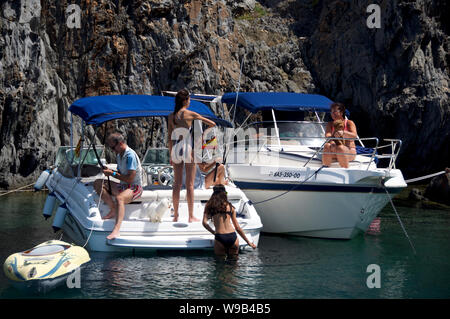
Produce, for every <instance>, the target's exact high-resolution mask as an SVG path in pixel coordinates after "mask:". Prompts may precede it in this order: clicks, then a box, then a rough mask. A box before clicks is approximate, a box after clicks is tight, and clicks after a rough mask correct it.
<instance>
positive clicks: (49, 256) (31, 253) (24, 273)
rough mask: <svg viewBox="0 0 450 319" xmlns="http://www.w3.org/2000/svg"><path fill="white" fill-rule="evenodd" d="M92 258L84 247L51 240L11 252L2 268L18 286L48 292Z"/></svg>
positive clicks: (65, 280) (64, 281) (14, 284)
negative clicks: (20, 250)
mask: <svg viewBox="0 0 450 319" xmlns="http://www.w3.org/2000/svg"><path fill="white" fill-rule="evenodd" d="M90 260H91V259H90V257H89V254H88V252H87V251H86V250H85V249H84V248H82V247H79V246H74V245H71V244H68V243H66V242H63V241H60V240H50V241H47V242H45V243H42V244H40V245H37V246H35V247H33V248H31V249H28V250H25V251H22V252H19V253H15V254H12V255H11V256H9V257H8V258H7V259H6V260H5V263H4V264H3V271H4V272H5V274H6V276H7V277H8V279H9V280H10V282H11V283H12V284H13V286H15V287H16V288H19V289H27V290H31V291H35V292H43V293H45V292H47V291H49V290H51V289H53V288H56V287H58V286H60V285H62V284H64V283H66V282H67V278H68V277H69V276H70V275H71V274H73V273H74V272H75V271H77V270H79V269H80V267H81V266H82V265H84V264H85V263H87V262H89V261H90Z"/></svg>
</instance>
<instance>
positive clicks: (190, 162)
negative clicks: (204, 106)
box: [167, 89, 216, 222]
mask: <svg viewBox="0 0 450 319" xmlns="http://www.w3.org/2000/svg"><path fill="white" fill-rule="evenodd" d="M190 101H191V99H190V97H189V92H188V91H187V90H185V89H182V90H180V91H178V93H177V95H176V96H175V109H174V112H173V113H172V114H170V115H169V119H168V121H167V122H168V130H169V143H168V144H169V154H170V164H171V165H172V166H173V170H174V172H173V175H174V182H173V188H172V201H173V209H174V217H173V221H174V222H176V221H178V205H179V202H180V191H181V186H182V183H183V167H184V168H185V169H186V182H185V184H186V199H187V202H188V210H189V222H195V221H199V219H197V218H195V217H194V180H195V171H196V163H194V158H193V153H194V151H193V145H192V136H191V135H192V134H193V132H191V131H190V130H191V127H192V122H193V121H194V120H201V121H203V122H204V123H205V124H207V125H208V126H209V127H213V126H215V125H216V124H215V123H214V122H213V121H211V120H208V119H207V118H205V117H203V116H201V115H200V114H198V113H196V112H193V111H189V110H188V109H187V108H188V107H189V104H190Z"/></svg>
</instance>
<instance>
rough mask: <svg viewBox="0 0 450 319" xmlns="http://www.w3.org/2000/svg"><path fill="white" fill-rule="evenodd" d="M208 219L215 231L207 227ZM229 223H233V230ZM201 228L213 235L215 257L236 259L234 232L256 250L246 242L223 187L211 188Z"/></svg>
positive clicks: (236, 241)
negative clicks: (210, 220) (211, 191)
mask: <svg viewBox="0 0 450 319" xmlns="http://www.w3.org/2000/svg"><path fill="white" fill-rule="evenodd" d="M208 219H212V221H213V223H214V228H215V230H213V229H212V228H211V226H209V224H208ZM231 223H233V225H234V228H233V226H232V225H231ZM203 227H205V228H206V229H207V230H208V231H209V232H210V233H212V234H213V235H215V237H214V238H215V241H214V252H215V253H216V255H217V256H220V257H228V258H231V259H237V257H238V254H239V239H238V238H237V235H236V232H238V233H239V235H240V236H241V237H242V239H244V240H245V241H246V242H247V243H248V244H249V245H250V246H251V247H252V248H253V249H255V248H256V245H255V244H254V243H251V242H250V241H249V240H248V238H247V236H245V233H244V231H243V230H242V228H241V226H239V223H238V221H237V219H236V210H235V209H234V207H233V205H231V203H230V202H229V201H228V198H227V193H226V191H225V186H223V185H216V186H214V188H213V194H212V195H211V198H210V199H209V200H208V202H207V203H206V205H205V211H204V213H203Z"/></svg>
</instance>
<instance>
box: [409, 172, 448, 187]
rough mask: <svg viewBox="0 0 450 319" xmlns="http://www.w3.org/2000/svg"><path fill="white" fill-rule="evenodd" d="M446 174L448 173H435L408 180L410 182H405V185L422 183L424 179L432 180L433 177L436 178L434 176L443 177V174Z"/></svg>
mask: <svg viewBox="0 0 450 319" xmlns="http://www.w3.org/2000/svg"><path fill="white" fill-rule="evenodd" d="M445 173H446V172H445V171H440V172H437V173H434V174H430V175H426V176H422V177H416V178H412V179H408V180H406V181H405V183H407V184H408V183H413V182H417V181H420V180H423V179H427V178H431V177H434V176H438V175H442V174H445Z"/></svg>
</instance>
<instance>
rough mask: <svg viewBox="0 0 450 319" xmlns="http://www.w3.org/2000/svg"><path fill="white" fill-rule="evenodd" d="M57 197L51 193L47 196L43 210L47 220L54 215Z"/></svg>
mask: <svg viewBox="0 0 450 319" xmlns="http://www.w3.org/2000/svg"><path fill="white" fill-rule="evenodd" d="M55 202H56V195H55V193H53V192H51V193H50V194H48V195H47V199H46V200H45V204H44V209H43V210H42V215H44V217H45V219H46V220H47V219H48V218H49V217H51V216H52V214H53V209H54V207H55Z"/></svg>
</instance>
